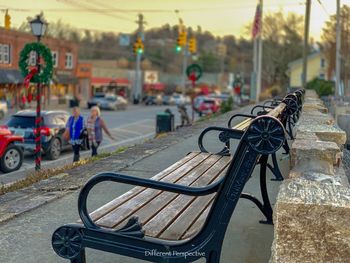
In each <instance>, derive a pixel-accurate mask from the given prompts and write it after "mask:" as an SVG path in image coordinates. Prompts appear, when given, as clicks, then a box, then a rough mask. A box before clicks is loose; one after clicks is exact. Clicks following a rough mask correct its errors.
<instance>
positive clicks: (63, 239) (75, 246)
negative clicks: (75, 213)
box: [52, 226, 83, 259]
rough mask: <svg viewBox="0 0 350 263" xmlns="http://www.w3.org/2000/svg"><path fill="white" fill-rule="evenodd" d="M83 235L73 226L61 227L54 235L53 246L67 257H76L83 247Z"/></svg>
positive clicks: (57, 251)
mask: <svg viewBox="0 0 350 263" xmlns="http://www.w3.org/2000/svg"><path fill="white" fill-rule="evenodd" d="M82 241H83V238H82V235H81V234H80V232H79V231H78V230H76V229H74V228H71V227H66V226H63V227H60V228H58V229H57V230H56V231H55V233H54V234H53V235H52V247H53V249H54V250H55V252H56V253H57V254H58V255H59V256H61V257H63V258H66V259H73V258H76V257H77V256H78V255H79V253H80V251H81V249H82Z"/></svg>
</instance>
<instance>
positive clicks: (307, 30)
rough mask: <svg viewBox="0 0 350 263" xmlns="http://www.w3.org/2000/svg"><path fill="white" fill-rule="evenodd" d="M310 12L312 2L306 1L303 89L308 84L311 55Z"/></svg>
mask: <svg viewBox="0 0 350 263" xmlns="http://www.w3.org/2000/svg"><path fill="white" fill-rule="evenodd" d="M310 11H311V0H306V13H305V24H304V49H303V74H302V83H301V85H302V88H303V89H305V88H306V82H307V57H308V53H309V27H310Z"/></svg>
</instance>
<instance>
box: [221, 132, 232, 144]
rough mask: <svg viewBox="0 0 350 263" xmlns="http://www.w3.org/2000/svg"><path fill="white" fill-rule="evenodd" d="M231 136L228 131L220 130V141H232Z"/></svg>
mask: <svg viewBox="0 0 350 263" xmlns="http://www.w3.org/2000/svg"><path fill="white" fill-rule="evenodd" d="M230 138H231V136H230V133H229V132H227V131H223V132H220V134H219V140H220V142H223V143H227V142H229V141H230Z"/></svg>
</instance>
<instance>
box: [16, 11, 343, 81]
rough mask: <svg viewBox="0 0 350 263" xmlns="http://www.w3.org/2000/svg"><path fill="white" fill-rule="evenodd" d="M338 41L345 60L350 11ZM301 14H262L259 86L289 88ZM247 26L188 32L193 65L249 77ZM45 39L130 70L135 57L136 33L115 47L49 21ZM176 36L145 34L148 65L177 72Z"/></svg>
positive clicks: (107, 39) (170, 29) (109, 36)
mask: <svg viewBox="0 0 350 263" xmlns="http://www.w3.org/2000/svg"><path fill="white" fill-rule="evenodd" d="M342 15H343V16H344V18H346V19H348V20H346V19H344V20H343V27H342V30H343V31H344V32H343V34H342V35H343V40H344V41H345V44H344V45H343V47H342V50H343V52H344V53H343V54H344V60H345V61H348V60H349V62H350V55H349V54H348V53H347V52H345V50H346V49H347V47H348V43H349V42H350V40H349V38H350V37H349V34H347V32H348V30H349V26H348V25H349V17H350V10H349V8H348V7H346V6H344V7H343V8H342ZM303 25H304V18H303V16H300V15H297V14H295V13H288V14H285V13H282V12H280V11H279V12H274V13H267V14H265V15H264V25H263V39H264V42H263V61H262V64H263V65H262V76H263V84H264V85H263V86H265V87H266V86H272V85H275V84H277V85H280V86H287V85H288V63H289V62H291V61H293V60H296V59H298V58H301V57H302V50H303ZM251 27H252V24H249V25H247V26H246V28H245V29H246V30H245V34H244V35H243V36H240V37H236V36H234V35H226V36H222V37H216V36H214V35H213V34H212V33H211V32H209V31H203V30H202V28H200V27H198V28H196V29H193V28H188V35H189V36H192V35H194V36H195V37H196V39H197V46H198V49H197V50H198V52H197V55H196V56H195V57H193V58H191V60H192V61H195V62H196V63H198V64H200V65H202V67H203V70H204V71H205V72H212V73H219V72H221V71H222V70H224V71H225V72H233V73H241V74H242V75H244V76H247V77H250V73H251V71H252V68H253V65H252V57H253V41H252V37H251ZM334 28H335V17H334V16H332V17H331V18H330V20H329V21H328V22H327V23H326V25H325V28H324V29H323V36H322V43H318V47H317V48H316V49H321V50H324V51H325V52H327V54H328V59H329V64H330V65H331V66H332V65H333V64H334V56H333V54H334V53H335V52H333V51H334V48H335V35H334V34H335V29H334ZM19 30H24V31H28V30H29V28H28V25H27V23H23V24H22V25H21V26H20V28H19ZM47 34H48V35H49V36H52V37H55V38H61V39H67V40H70V41H74V42H76V43H78V45H79V59H116V60H117V59H120V58H125V59H127V60H128V61H129V62H130V63H128V67H130V68H133V66H134V64H133V63H134V62H135V55H134V54H133V50H132V44H133V41H134V40H135V38H136V31H135V32H134V33H132V34H131V35H130V37H131V43H130V45H129V46H128V47H122V46H120V45H119V37H120V35H119V34H117V33H114V32H99V31H93V30H88V29H86V30H81V29H77V28H74V27H72V26H70V25H69V24H66V23H64V22H62V21H61V20H58V21H56V22H51V23H50V26H49V27H48V32H47ZM177 36H178V26H177V25H169V24H165V25H163V26H160V27H157V28H151V29H148V30H146V31H145V43H144V44H145V51H144V55H143V59H147V60H149V61H150V62H151V63H152V67H153V68H155V69H158V70H161V71H164V72H169V73H180V72H181V67H182V55H180V54H178V53H176V51H175V45H176V39H177ZM220 43H223V44H225V45H226V47H227V52H226V56H225V57H224V58H221V57H220V56H219V54H218V50H217V48H218V45H219V44H220ZM309 49H310V50H309V52H314V51H315V43H313V42H312V43H311V45H310V48H309ZM348 67H350V63H346V68H344V69H343V75H346V74H347V72H348V71H349V70H348Z"/></svg>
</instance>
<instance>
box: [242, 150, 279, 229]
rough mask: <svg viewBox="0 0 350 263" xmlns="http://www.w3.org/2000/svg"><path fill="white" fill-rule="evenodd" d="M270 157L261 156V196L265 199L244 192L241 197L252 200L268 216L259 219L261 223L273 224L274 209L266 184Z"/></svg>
mask: <svg viewBox="0 0 350 263" xmlns="http://www.w3.org/2000/svg"><path fill="white" fill-rule="evenodd" d="M268 157H269V156H268V155H262V156H261V158H260V191H261V197H262V200H263V201H262V202H261V201H260V200H259V199H258V198H256V197H255V196H253V195H250V194H247V193H242V194H241V198H244V199H248V200H250V201H252V202H253V203H254V204H255V205H256V206H257V207H258V208H259V210H260V211H261V212H262V213H263V214H264V216H265V217H266V220H261V221H259V222H260V223H261V224H269V225H272V224H273V221H272V213H273V211H272V207H271V203H270V199H269V195H268V192H267V185H266V170H267V160H268Z"/></svg>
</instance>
